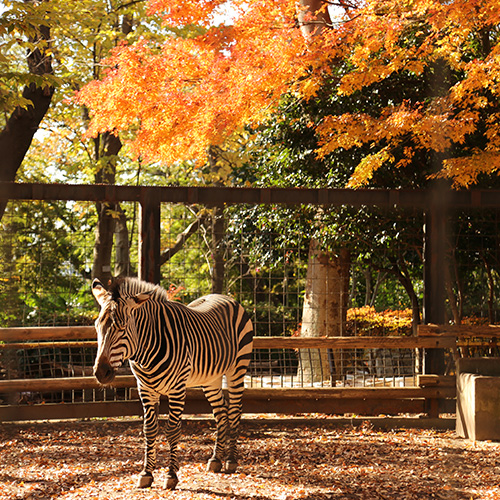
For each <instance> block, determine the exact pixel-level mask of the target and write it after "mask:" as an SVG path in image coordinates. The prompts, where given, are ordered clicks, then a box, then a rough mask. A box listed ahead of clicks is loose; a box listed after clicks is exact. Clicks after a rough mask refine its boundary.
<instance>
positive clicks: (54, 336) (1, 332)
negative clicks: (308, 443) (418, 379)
mask: <svg viewBox="0 0 500 500" xmlns="http://www.w3.org/2000/svg"><path fill="white" fill-rule="evenodd" d="M425 326H429V325H425ZM499 331H500V330H499ZM95 338H96V332H95V328H94V327H93V326H70V327H61V326H59V327H33V328H24V327H20V328H0V342H15V343H16V348H22V347H17V346H18V345H19V344H21V341H27V342H33V341H36V340H44V341H52V342H55V341H60V340H66V341H67V346H68V347H69V346H70V344H69V342H70V341H79V340H83V339H95ZM455 344H456V339H455V337H454V336H452V335H444V336H443V335H441V336H431V337H427V336H422V337H398V336H392V337H362V336H356V337H317V338H310V337H254V348H255V349H416V348H427V349H433V348H453V347H455ZM52 345H53V344H47V345H44V347H47V346H52ZM96 345H97V344H96V343H94V344H92V343H91V342H89V343H88V344H85V346H88V347H95V346H96ZM60 347H63V345H61V346H60ZM7 348H8V347H4V349H7ZM25 348H30V347H25Z"/></svg>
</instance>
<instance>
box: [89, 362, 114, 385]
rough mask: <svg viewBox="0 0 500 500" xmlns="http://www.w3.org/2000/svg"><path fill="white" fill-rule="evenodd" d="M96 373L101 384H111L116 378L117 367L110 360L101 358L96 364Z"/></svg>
mask: <svg viewBox="0 0 500 500" xmlns="http://www.w3.org/2000/svg"><path fill="white" fill-rule="evenodd" d="M94 375H95V377H96V379H97V380H98V381H99V382H100V383H101V384H103V385H106V384H110V383H111V382H113V380H114V378H115V369H114V368H113V367H112V366H111V364H110V363H109V361H108V360H99V362H98V363H97V364H96V365H95V366H94Z"/></svg>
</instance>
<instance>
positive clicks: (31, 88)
mask: <svg viewBox="0 0 500 500" xmlns="http://www.w3.org/2000/svg"><path fill="white" fill-rule="evenodd" d="M48 40H50V29H49V27H48V26H40V27H39V28H38V33H37V35H36V36H34V37H32V38H31V40H30V41H31V42H32V43H33V44H37V43H38V42H40V41H44V42H45V43H48ZM28 67H29V71H30V73H32V74H34V75H41V76H43V75H52V74H53V73H54V71H53V69H52V58H51V56H50V55H47V54H46V52H45V50H43V49H42V50H40V49H38V48H37V49H35V50H32V51H30V52H29V54H28ZM53 94H54V88H53V87H51V86H46V87H43V88H42V87H37V86H36V85H35V84H33V83H32V84H30V85H27V86H26V87H25V88H24V90H23V98H24V99H27V100H29V101H30V102H31V104H30V105H28V106H27V107H26V108H22V107H21V106H18V107H17V108H16V109H15V110H14V111H13V112H12V114H11V116H10V117H9V119H8V120H7V123H6V125H5V128H4V129H3V130H2V131H1V132H0V157H1V158H2V161H1V162H0V181H14V180H15V179H16V174H17V171H18V170H19V167H20V166H21V164H22V162H23V160H24V157H25V156H26V153H27V152H28V149H29V147H30V146H31V142H32V140H33V136H34V135H35V133H36V131H37V130H38V127H39V126H40V122H41V121H42V119H43V117H44V116H45V114H46V113H47V111H48V109H49V107H50V102H51V100H52V96H53ZM6 205H7V203H6V202H0V220H1V219H2V217H3V214H4V212H5V207H6Z"/></svg>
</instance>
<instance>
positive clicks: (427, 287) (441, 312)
mask: <svg viewBox="0 0 500 500" xmlns="http://www.w3.org/2000/svg"><path fill="white" fill-rule="evenodd" d="M448 192H449V189H448V187H447V186H446V185H444V184H443V183H441V182H439V183H437V184H436V185H435V187H434V189H433V190H432V192H431V199H430V206H429V209H428V210H427V211H426V213H425V231H424V307H423V312H424V318H423V319H424V323H425V324H429V323H434V324H437V325H442V324H444V323H445V320H446V310H445V271H444V270H445V267H444V266H446V265H447V262H446V236H447V228H448V205H447V193H448ZM444 372H445V360H444V349H425V350H424V365H423V373H425V374H436V375H443V374H444ZM428 406H429V409H428V412H429V416H431V417H436V416H437V415H438V414H439V408H438V401H437V400H435V401H434V400H430V401H428Z"/></svg>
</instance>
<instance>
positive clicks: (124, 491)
mask: <svg viewBox="0 0 500 500" xmlns="http://www.w3.org/2000/svg"><path fill="white" fill-rule="evenodd" d="M330 424H331V422H329V421H328V420H325V421H323V422H322V421H311V422H310V423H305V424H304V423H300V424H297V425H295V426H293V425H292V426H290V425H283V426H280V425H279V423H278V425H276V423H274V425H272V426H271V425H266V423H265V422H264V423H261V422H259V425H255V423H254V424H251V423H245V424H244V425H243V426H242V439H241V446H240V451H241V453H240V454H241V466H240V468H239V470H238V472H237V473H236V474H233V475H226V474H215V473H208V472H205V462H206V459H207V458H208V456H209V455H210V451H211V447H212V443H213V436H214V432H213V426H212V423H211V422H210V421H192V420H191V421H186V422H184V424H183V441H182V446H181V448H182V450H181V451H182V468H181V471H180V475H179V476H180V483H179V485H178V487H177V489H176V490H175V491H174V492H171V491H168V490H164V489H163V481H164V478H165V476H166V468H165V467H166V460H167V446H166V444H165V442H164V437H163V435H162V437H161V440H160V441H161V443H162V444H161V449H160V453H159V466H160V468H159V470H157V471H156V474H155V482H154V483H153V486H152V488H149V489H146V490H138V489H136V488H135V482H136V477H137V473H138V472H139V471H140V468H141V463H142V450H143V442H142V437H141V424H140V422H139V421H138V420H127V421H123V420H107V421H91V422H59V423H50V424H47V423H41V424H3V425H2V424H0V463H1V466H0V498H1V499H23V500H28V499H40V498H44V499H49V498H62V499H66V500H73V499H85V500H92V499H106V500H118V499H120V500H122V499H123V500H130V499H157V498H167V499H176V500H177V499H178V500H184V499H215V498H223V499H235V500H246V499H254V500H295V499H310V500H312V499H317V500H326V499H335V500H337V499H338V500H341V499H342V500H345V499H370V500H372V499H392V500H403V499H432V498H436V499H467V500H469V499H499V498H500V443H491V442H477V443H472V442H470V441H466V440H462V439H458V438H457V437H456V435H455V433H454V432H453V431H430V430H393V431H384V432H381V431H377V430H375V429H374V428H372V427H371V426H370V425H369V424H365V425H362V426H360V427H357V428H356V427H344V428H338V427H336V426H332V425H330Z"/></svg>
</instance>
